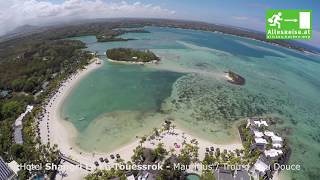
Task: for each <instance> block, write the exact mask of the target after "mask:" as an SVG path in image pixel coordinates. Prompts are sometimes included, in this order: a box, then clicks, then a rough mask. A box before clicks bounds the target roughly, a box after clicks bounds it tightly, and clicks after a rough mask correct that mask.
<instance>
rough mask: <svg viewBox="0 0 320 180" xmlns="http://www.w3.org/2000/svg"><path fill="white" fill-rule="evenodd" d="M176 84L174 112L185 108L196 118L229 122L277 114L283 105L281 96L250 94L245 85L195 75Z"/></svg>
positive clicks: (284, 103)
mask: <svg viewBox="0 0 320 180" xmlns="http://www.w3.org/2000/svg"><path fill="white" fill-rule="evenodd" d="M175 86H176V92H177V94H176V97H173V98H172V99H171V103H172V104H173V107H174V108H175V110H176V111H179V110H180V109H181V108H182V107H186V108H188V109H189V110H191V112H192V113H191V117H192V118H194V119H195V120H197V121H219V122H225V123H228V121H229V122H230V121H236V120H239V119H240V118H243V117H250V116H258V115H265V114H272V113H276V114H278V113H279V112H282V111H284V108H283V106H286V102H283V101H282V100H281V99H274V98H269V97H266V96H265V95H263V94H252V93H250V92H249V91H248V90H247V89H245V88H239V87H238V86H231V85H228V84H227V85H226V84H225V83H223V82H218V81H216V80H213V79H210V78H205V77H202V76H200V75H196V74H192V75H187V76H184V77H182V78H180V79H179V80H178V81H177V82H176V85H175ZM181 110H183V109H181Z"/></svg>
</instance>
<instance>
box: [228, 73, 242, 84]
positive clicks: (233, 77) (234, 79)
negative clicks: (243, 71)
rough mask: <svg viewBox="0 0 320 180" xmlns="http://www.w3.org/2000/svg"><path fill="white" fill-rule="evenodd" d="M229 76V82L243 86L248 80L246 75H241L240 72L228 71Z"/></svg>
mask: <svg viewBox="0 0 320 180" xmlns="http://www.w3.org/2000/svg"><path fill="white" fill-rule="evenodd" d="M226 73H227V78H228V82H229V83H232V84H236V85H240V86H243V85H244V84H245V83H246V80H245V78H244V77H242V76H240V75H239V74H236V73H235V72H232V71H228V72H226Z"/></svg>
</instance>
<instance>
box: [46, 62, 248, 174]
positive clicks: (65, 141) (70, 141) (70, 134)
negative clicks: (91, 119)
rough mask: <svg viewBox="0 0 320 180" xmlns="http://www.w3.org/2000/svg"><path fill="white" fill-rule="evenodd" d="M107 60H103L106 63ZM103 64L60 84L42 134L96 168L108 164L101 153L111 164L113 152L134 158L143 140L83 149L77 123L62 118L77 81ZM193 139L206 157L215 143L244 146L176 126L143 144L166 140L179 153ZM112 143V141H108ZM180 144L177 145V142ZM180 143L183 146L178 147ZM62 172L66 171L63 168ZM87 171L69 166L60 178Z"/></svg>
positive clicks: (220, 146)
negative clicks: (214, 140) (109, 149)
mask: <svg viewBox="0 0 320 180" xmlns="http://www.w3.org/2000/svg"><path fill="white" fill-rule="evenodd" d="M102 64H103V63H102ZM102 64H96V63H91V64H90V65H88V66H87V67H86V69H85V70H82V71H79V72H78V73H76V74H75V75H73V76H72V77H71V78H69V79H68V80H67V81H66V82H64V83H63V85H62V86H61V87H60V89H59V91H58V93H56V94H55V95H54V96H53V97H52V98H51V100H50V101H49V103H48V105H47V106H46V107H45V109H46V113H45V116H44V118H43V119H42V120H41V121H40V136H41V141H42V143H43V144H46V143H47V142H50V144H51V145H53V144H57V145H58V148H59V150H60V151H61V153H62V154H64V155H65V156H66V157H69V158H71V159H73V160H75V161H77V162H79V163H80V164H83V165H86V166H87V167H90V168H92V169H95V168H96V166H95V165H94V162H95V161H97V162H99V164H100V165H99V167H98V168H104V167H103V166H104V165H106V163H101V162H100V161H99V158H100V157H103V158H108V159H109V160H110V163H109V165H112V164H114V163H115V162H114V160H111V158H110V155H111V154H113V155H116V154H119V155H120V156H121V158H122V159H124V160H125V161H129V160H131V156H132V155H133V149H134V148H135V147H137V146H138V145H139V144H140V143H139V139H137V140H136V141H134V142H132V143H129V144H127V145H125V146H124V147H121V148H119V149H116V150H114V151H113V152H106V153H94V152H83V151H81V150H80V149H79V148H78V147H77V146H76V145H75V143H74V139H75V137H76V136H77V130H76V129H75V127H74V126H73V125H72V124H71V123H70V122H67V121H65V120H63V119H61V118H60V107H61V105H62V103H63V101H64V99H65V98H66V97H67V96H68V95H69V94H70V92H71V91H72V89H73V88H74V87H75V86H76V85H77V83H78V82H79V81H80V80H81V79H82V78H83V77H85V76H86V75H87V74H89V73H90V72H92V71H94V70H96V69H97V68H99V67H101V66H102ZM192 139H197V141H198V144H199V148H200V149H199V158H200V159H203V158H204V155H205V152H206V148H207V147H211V146H212V147H214V148H215V149H216V148H220V149H221V150H224V149H226V150H228V151H229V150H230V151H232V150H235V149H242V144H241V141H240V139H239V141H238V143H234V144H229V145H220V144H214V143H212V142H209V141H206V140H203V139H200V138H197V137H194V136H191V135H189V134H187V133H185V132H183V131H182V130H180V129H176V128H175V129H172V130H170V133H168V132H167V131H164V132H162V133H161V134H160V136H159V138H156V139H154V140H148V141H146V142H145V143H144V144H143V146H144V147H147V148H153V147H156V146H157V145H158V144H159V143H163V144H164V146H165V147H166V149H167V150H170V149H172V148H173V149H175V151H176V153H177V154H179V151H180V149H181V148H180V147H182V143H183V142H184V141H186V142H190V141H191V140H192ZM106 143H108V142H106ZM175 144H176V145H175ZM177 145H178V146H180V147H179V148H178V147H177ZM63 164H65V165H66V166H68V167H69V166H70V164H68V163H67V162H65V163H63ZM61 172H62V171H61ZM87 173H89V172H88V171H86V170H83V169H81V168H78V167H77V168H73V169H69V168H68V169H67V170H65V171H63V174H64V175H63V176H62V175H60V176H59V175H58V178H57V179H59V177H60V179H82V178H83V177H84V176H85V175H86V174H87Z"/></svg>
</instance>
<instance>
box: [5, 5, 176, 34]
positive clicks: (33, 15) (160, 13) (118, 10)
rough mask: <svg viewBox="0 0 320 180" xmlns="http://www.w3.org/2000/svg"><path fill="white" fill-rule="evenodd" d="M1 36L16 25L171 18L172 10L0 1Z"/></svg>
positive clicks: (141, 6)
mask: <svg viewBox="0 0 320 180" xmlns="http://www.w3.org/2000/svg"><path fill="white" fill-rule="evenodd" d="M0 1H3V2H1V7H0V35H3V34H5V33H7V32H9V31H11V30H13V29H15V28H17V27H19V26H22V25H25V24H30V25H43V24H48V23H53V22H58V21H67V20H77V19H94V18H115V17H149V18H152V17H157V18H159V17H162V18H172V17H174V15H175V11H173V10H169V9H166V8H163V7H161V6H157V5H153V4H144V3H141V2H139V1H137V2H135V3H128V2H126V1H121V2H109V1H102V0H66V1H64V2H63V3H60V4H54V3H52V2H49V1H44V0H12V1H6V0H0Z"/></svg>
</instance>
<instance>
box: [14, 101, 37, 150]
mask: <svg viewBox="0 0 320 180" xmlns="http://www.w3.org/2000/svg"><path fill="white" fill-rule="evenodd" d="M32 109H33V106H31V105H28V106H27V108H26V111H25V112H24V113H22V114H20V116H19V117H18V118H17V119H16V121H15V123H14V142H15V143H16V144H23V138H22V120H23V118H24V117H25V116H26V115H27V114H28V113H30V112H31V111H32Z"/></svg>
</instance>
